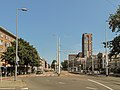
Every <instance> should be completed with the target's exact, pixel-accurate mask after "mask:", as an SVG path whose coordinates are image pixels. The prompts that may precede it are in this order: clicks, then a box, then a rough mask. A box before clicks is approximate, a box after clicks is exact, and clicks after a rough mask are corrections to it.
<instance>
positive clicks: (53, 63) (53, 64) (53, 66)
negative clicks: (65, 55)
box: [51, 60, 57, 69]
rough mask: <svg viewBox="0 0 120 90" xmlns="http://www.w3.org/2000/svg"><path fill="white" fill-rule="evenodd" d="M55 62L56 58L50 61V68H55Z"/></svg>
mask: <svg viewBox="0 0 120 90" xmlns="http://www.w3.org/2000/svg"><path fill="white" fill-rule="evenodd" d="M55 64H57V61H56V60H53V61H52V64H51V68H54V69H55Z"/></svg>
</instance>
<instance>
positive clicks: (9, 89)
mask: <svg viewBox="0 0 120 90" xmlns="http://www.w3.org/2000/svg"><path fill="white" fill-rule="evenodd" d="M13 89H15V88H0V90H13Z"/></svg>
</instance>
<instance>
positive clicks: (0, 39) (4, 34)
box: [0, 26, 16, 66]
mask: <svg viewBox="0 0 120 90" xmlns="http://www.w3.org/2000/svg"><path fill="white" fill-rule="evenodd" d="M15 39H16V36H15V35H13V34H12V33H10V32H9V31H8V30H6V29H5V28H3V27H1V26H0V57H1V55H2V54H3V52H5V51H6V50H7V47H9V46H11V42H13V41H15ZM3 64H5V62H4V61H3V62H1V65H2V66H3Z"/></svg>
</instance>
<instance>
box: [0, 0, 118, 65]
mask: <svg viewBox="0 0 120 90" xmlns="http://www.w3.org/2000/svg"><path fill="white" fill-rule="evenodd" d="M119 4H120V0H0V11H1V13H0V26H2V27H4V28H6V29H7V30H8V31H9V32H11V33H13V34H16V9H17V8H27V9H28V11H27V12H22V11H19V12H18V34H19V37H21V38H23V39H24V40H26V41H28V42H30V44H31V45H33V46H34V47H35V48H36V49H37V51H38V52H39V54H40V57H42V58H44V59H45V60H47V61H48V63H51V62H52V60H54V59H56V43H57V36H58V37H60V42H61V43H60V48H61V53H60V54H61V56H60V58H61V61H63V60H65V59H67V58H68V56H67V55H68V54H72V53H76V54H77V53H78V51H82V34H83V33H92V34H93V53H94V54H97V53H98V52H104V51H105V50H104V48H103V45H102V42H103V41H105V30H107V40H112V39H113V37H115V33H112V32H111V30H110V29H109V26H108V23H107V22H106V20H108V18H109V16H110V14H114V13H115V11H116V10H117V8H118V5H119ZM73 51H74V52H73Z"/></svg>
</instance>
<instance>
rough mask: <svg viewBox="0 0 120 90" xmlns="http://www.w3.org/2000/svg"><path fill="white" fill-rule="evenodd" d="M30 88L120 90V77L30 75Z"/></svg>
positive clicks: (31, 89)
mask: <svg viewBox="0 0 120 90" xmlns="http://www.w3.org/2000/svg"><path fill="white" fill-rule="evenodd" d="M24 80H25V82H26V84H27V87H28V90H120V78H113V77H104V76H99V77H96V76H95V77H94V76H86V75H62V76H60V77H57V76H47V77H46V76H43V77H39V76H37V77H30V78H25V79H24Z"/></svg>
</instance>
